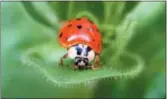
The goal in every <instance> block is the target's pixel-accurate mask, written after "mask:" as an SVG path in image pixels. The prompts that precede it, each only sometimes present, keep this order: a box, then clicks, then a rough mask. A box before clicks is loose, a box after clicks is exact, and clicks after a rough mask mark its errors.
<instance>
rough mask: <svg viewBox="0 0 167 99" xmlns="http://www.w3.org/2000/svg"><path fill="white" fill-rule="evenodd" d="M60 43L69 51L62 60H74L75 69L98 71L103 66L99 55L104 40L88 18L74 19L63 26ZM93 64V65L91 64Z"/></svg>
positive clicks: (59, 38)
mask: <svg viewBox="0 0 167 99" xmlns="http://www.w3.org/2000/svg"><path fill="white" fill-rule="evenodd" d="M58 41H59V43H60V45H61V46H62V47H64V48H66V49H67V53H66V54H65V55H64V56H63V57H62V58H61V59H60V61H59V64H60V65H63V59H64V58H71V59H74V64H73V68H74V69H89V68H91V69H97V68H99V67H100V66H101V64H100V57H99V54H100V52H101V49H102V38H101V34H100V32H99V29H98V28H97V26H96V25H95V24H94V23H93V22H92V21H90V20H89V19H88V18H86V17H82V18H77V19H72V20H70V21H68V22H66V23H64V25H63V26H62V28H61V29H60V31H59V35H58ZM91 62H93V63H92V64H90V63H91Z"/></svg>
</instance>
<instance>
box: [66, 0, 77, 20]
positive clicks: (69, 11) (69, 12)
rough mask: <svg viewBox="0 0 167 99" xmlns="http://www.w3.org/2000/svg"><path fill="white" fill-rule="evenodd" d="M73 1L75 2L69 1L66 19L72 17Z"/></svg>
mask: <svg viewBox="0 0 167 99" xmlns="http://www.w3.org/2000/svg"><path fill="white" fill-rule="evenodd" d="M74 3H75V2H73V1H70V2H69V5H68V6H69V7H68V15H67V17H68V19H70V18H72V11H73V7H74Z"/></svg>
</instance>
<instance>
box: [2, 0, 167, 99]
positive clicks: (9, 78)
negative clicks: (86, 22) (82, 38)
mask: <svg viewBox="0 0 167 99" xmlns="http://www.w3.org/2000/svg"><path fill="white" fill-rule="evenodd" d="M146 8H147V9H146ZM81 16H86V17H88V18H90V19H91V20H92V21H94V22H95V23H96V24H97V25H98V27H99V28H100V30H101V33H102V37H103V51H102V53H101V60H102V65H103V67H102V68H100V69H99V70H96V71H94V70H84V71H74V70H73V69H72V66H71V65H72V60H69V59H66V60H65V65H64V66H58V61H59V59H60V57H62V56H63V55H64V54H65V53H66V51H65V50H64V49H63V48H62V47H61V46H60V45H59V44H58V42H57V39H56V37H57V33H58V30H59V28H60V22H61V21H64V20H67V19H71V18H78V17H81ZM13 23H15V24H14V25H13ZM165 28H166V27H165V3H163V2H103V1H98V2H93V1H90V2H89V3H88V2H83V1H82V2H74V1H71V2H17V3H16V2H15V3H14V2H12V3H7V2H4V3H2V51H1V53H2V56H3V57H2V95H3V97H20V96H21V97H22V96H23V97H92V93H93V92H95V93H98V94H99V95H98V96H99V97H101V96H103V94H100V93H99V92H98V91H99V90H98V88H100V87H101V86H102V87H103V89H104V90H103V91H104V92H106V91H109V92H110V91H111V90H112V91H113V92H112V93H109V94H108V95H109V96H111V95H110V94H112V97H135V96H133V95H136V97H164V94H165V93H164V89H162V90H163V91H161V92H160V94H157V95H153V94H154V93H157V91H158V90H161V85H160V84H159V81H161V80H164V78H163V77H162V76H164V74H163V73H160V74H159V76H158V78H159V79H157V78H156V77H154V74H155V72H154V71H160V72H164V68H165V64H164V63H165V56H164V54H165ZM157 66H158V67H157ZM127 78H128V79H127ZM130 78H133V79H130ZM154 78H155V79H154ZM115 79H119V80H116V81H115V87H113V86H111V87H108V86H107V84H106V83H108V84H109V85H110V83H111V81H113V80H115ZM143 79H145V82H141V85H135V84H134V83H136V82H138V81H141V80H143ZM11 82H12V83H11ZM33 82H34V84H32V83H33ZM152 82H155V84H157V88H156V91H152V90H154V88H153V87H152V86H148V85H149V84H152ZM99 84H100V85H101V86H98V85H99ZM133 84H134V86H132V85H133ZM120 85H122V86H120ZM164 85H165V84H163V86H164ZM19 86H20V87H19ZM25 86H30V87H25ZM88 86H89V87H88ZM136 86H140V88H139V89H142V90H144V91H140V92H139V93H138V92H136V93H134V94H133V95H131V94H129V93H130V92H135V91H134V89H133V88H132V87H134V88H138V87H136ZM70 87H73V88H72V89H71V88H70ZM94 87H96V88H97V89H96V90H94ZM12 89H16V91H15V92H13V91H9V90H12ZM37 89H40V90H37ZM44 89H45V90H46V92H45V91H42V90H44ZM83 89H84V90H85V91H86V92H83V91H79V90H83ZM148 89H149V90H148ZM65 90H67V91H65ZM70 90H73V91H71V93H70V92H69V91H70ZM105 90H106V91H105ZM135 90H136V89H135ZM145 90H148V92H146V91H145ZM150 90H151V91H150ZM36 91H37V92H36ZM125 91H126V92H125ZM61 92H66V93H69V94H66V96H64V94H61ZM73 92H74V93H75V95H73V94H72V93H73ZM76 92H78V94H76ZM145 92H146V93H145ZM55 93H58V94H55ZM116 93H119V94H116ZM106 94H107V92H106ZM113 94H114V95H113ZM108 95H106V96H108ZM95 97H96V95H95Z"/></svg>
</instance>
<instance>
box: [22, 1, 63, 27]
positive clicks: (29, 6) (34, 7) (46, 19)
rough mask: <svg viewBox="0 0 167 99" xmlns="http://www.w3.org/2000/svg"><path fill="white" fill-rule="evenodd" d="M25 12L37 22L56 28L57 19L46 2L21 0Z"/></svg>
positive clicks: (57, 25)
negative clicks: (23, 0) (22, 0)
mask: <svg viewBox="0 0 167 99" xmlns="http://www.w3.org/2000/svg"><path fill="white" fill-rule="evenodd" d="M21 3H22V4H23V7H24V8H25V10H26V12H27V13H28V14H29V15H30V16H31V17H32V18H33V19H34V20H36V21H37V22H39V23H41V24H43V25H46V26H48V27H50V28H52V29H58V28H59V26H60V25H59V24H58V19H57V17H56V16H55V15H54V12H53V11H52V9H51V8H50V6H49V5H48V4H47V2H21Z"/></svg>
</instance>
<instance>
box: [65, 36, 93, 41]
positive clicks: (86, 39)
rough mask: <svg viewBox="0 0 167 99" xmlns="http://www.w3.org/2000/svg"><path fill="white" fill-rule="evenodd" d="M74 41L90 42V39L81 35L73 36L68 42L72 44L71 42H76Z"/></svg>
mask: <svg viewBox="0 0 167 99" xmlns="http://www.w3.org/2000/svg"><path fill="white" fill-rule="evenodd" d="M74 39H83V40H85V41H88V42H90V39H89V38H88V37H87V36H86V35H81V34H78V35H73V36H71V37H69V38H68V39H67V42H70V41H72V40H74Z"/></svg>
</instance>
